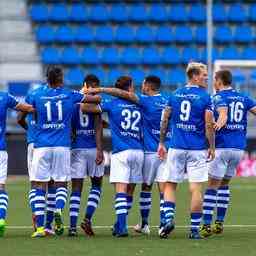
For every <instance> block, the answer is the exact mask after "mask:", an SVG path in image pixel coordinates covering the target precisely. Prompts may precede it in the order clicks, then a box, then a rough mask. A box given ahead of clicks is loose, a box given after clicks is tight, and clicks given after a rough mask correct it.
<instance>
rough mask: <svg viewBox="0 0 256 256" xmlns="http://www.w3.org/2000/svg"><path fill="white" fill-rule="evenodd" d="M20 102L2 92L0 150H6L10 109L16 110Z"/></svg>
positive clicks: (0, 94)
mask: <svg viewBox="0 0 256 256" xmlns="http://www.w3.org/2000/svg"><path fill="white" fill-rule="evenodd" d="M17 104H18V101H17V100H16V99H15V98H14V97H13V96H11V95H10V94H8V93H6V92H0V120H1V121H0V150H5V149H6V142H5V129H6V116H7V110H8V108H12V109H15V107H16V106H17Z"/></svg>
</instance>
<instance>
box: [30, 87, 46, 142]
mask: <svg viewBox="0 0 256 256" xmlns="http://www.w3.org/2000/svg"><path fill="white" fill-rule="evenodd" d="M46 88H47V85H43V86H40V87H39V88H36V89H34V90H32V91H30V92H29V93H28V95H27V96H26V98H25V102H26V103H28V104H32V102H31V101H32V98H33V95H34V94H36V93H38V92H39V90H44V89H46ZM26 121H27V125H28V129H27V131H26V134H27V143H28V144H29V143H34V142H35V139H36V132H37V129H35V118H34V114H32V113H28V114H27V116H26Z"/></svg>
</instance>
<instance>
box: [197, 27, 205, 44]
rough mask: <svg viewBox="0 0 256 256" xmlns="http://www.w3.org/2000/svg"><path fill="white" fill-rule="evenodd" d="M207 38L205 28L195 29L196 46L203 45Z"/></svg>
mask: <svg viewBox="0 0 256 256" xmlns="http://www.w3.org/2000/svg"><path fill="white" fill-rule="evenodd" d="M206 38H207V30H206V27H205V26H201V27H197V28H196V31H195V41H196V43H198V44H205V43H206Z"/></svg>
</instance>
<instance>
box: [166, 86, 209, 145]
mask: <svg viewBox="0 0 256 256" xmlns="http://www.w3.org/2000/svg"><path fill="white" fill-rule="evenodd" d="M168 105H169V106H170V107H171V121H170V122H171V128H172V137H171V140H170V147H171V148H176V149H187V150H202V149H206V147H207V144H206V137H205V111H206V110H210V111H211V110H212V104H211V98H210V95H209V94H208V93H207V92H206V90H205V89H203V88H201V87H199V86H192V85H191V86H185V87H183V88H181V89H178V90H176V91H175V92H174V93H173V95H172V96H171V97H170V100H169V104H168Z"/></svg>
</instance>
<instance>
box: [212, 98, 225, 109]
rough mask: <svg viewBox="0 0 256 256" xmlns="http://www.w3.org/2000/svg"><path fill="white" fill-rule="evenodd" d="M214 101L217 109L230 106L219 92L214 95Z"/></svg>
mask: <svg viewBox="0 0 256 256" xmlns="http://www.w3.org/2000/svg"><path fill="white" fill-rule="evenodd" d="M212 103H213V107H214V108H215V109H218V108H221V107H228V104H227V102H226V101H225V99H224V98H223V97H222V96H221V95H219V94H215V95H214V96H213V98H212Z"/></svg>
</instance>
